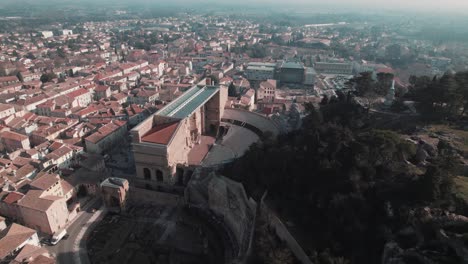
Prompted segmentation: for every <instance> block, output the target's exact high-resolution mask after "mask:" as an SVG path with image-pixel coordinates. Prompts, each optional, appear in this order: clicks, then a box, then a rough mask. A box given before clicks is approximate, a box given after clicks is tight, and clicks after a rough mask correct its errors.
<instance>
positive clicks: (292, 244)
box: [261, 203, 312, 264]
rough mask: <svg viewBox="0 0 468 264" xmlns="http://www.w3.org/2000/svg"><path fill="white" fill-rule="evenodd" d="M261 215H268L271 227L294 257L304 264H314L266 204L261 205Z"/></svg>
mask: <svg viewBox="0 0 468 264" xmlns="http://www.w3.org/2000/svg"><path fill="white" fill-rule="evenodd" d="M261 213H262V214H265V215H267V216H268V217H266V219H268V221H269V223H268V224H269V225H270V226H271V227H273V228H274V229H275V231H276V235H277V236H278V237H279V238H280V239H281V240H282V241H284V242H286V244H287V245H288V247H289V248H290V249H291V251H292V252H293V254H294V256H296V258H297V259H298V260H299V261H300V262H301V263H302V264H312V261H310V259H309V257H308V256H307V254H306V253H305V252H304V250H303V249H302V247H301V246H300V245H299V243H297V241H296V239H295V238H294V237H293V236H292V235H291V233H289V231H288V229H287V228H286V226H285V225H284V224H283V222H281V220H280V219H279V218H278V217H277V216H276V215H275V214H274V213H273V212H272V211H271V210H270V209H269V208H268V206H267V205H266V204H265V203H262V204H261Z"/></svg>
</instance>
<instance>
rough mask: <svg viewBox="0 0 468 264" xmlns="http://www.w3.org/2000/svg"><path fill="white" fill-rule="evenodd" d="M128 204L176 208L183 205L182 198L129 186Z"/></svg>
mask: <svg viewBox="0 0 468 264" xmlns="http://www.w3.org/2000/svg"><path fill="white" fill-rule="evenodd" d="M129 202H130V203H133V202H134V203H138V204H144V203H146V204H160V205H171V206H177V205H182V204H183V203H184V197H183V196H179V195H175V194H170V193H163V192H158V191H152V190H146V189H141V188H137V187H133V186H131V187H130V190H129Z"/></svg>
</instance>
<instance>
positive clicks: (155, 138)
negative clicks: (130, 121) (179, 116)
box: [141, 120, 180, 145]
mask: <svg viewBox="0 0 468 264" xmlns="http://www.w3.org/2000/svg"><path fill="white" fill-rule="evenodd" d="M179 123H180V121H179V120H178V121H174V122H170V123H166V124H160V125H156V126H155V127H153V128H152V129H151V130H150V131H148V133H146V134H145V135H144V136H143V137H142V138H141V140H142V141H143V142H148V143H155V144H164V145H167V144H169V141H170V140H171V138H172V135H173V134H174V133H175V131H176V130H177V127H178V126H179Z"/></svg>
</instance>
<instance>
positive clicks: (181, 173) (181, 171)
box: [176, 168, 184, 185]
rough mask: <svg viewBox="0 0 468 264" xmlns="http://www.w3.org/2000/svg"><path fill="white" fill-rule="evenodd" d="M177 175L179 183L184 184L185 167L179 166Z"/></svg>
mask: <svg viewBox="0 0 468 264" xmlns="http://www.w3.org/2000/svg"><path fill="white" fill-rule="evenodd" d="M176 177H177V185H183V184H184V169H182V168H177V169H176Z"/></svg>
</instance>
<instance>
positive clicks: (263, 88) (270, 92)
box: [257, 80, 276, 102]
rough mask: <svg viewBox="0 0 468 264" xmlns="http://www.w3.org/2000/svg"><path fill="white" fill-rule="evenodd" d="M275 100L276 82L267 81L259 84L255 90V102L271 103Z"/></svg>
mask: <svg viewBox="0 0 468 264" xmlns="http://www.w3.org/2000/svg"><path fill="white" fill-rule="evenodd" d="M275 98H276V80H267V81H264V82H261V83H260V88H258V90H257V100H262V101H265V102H272V101H274V100H275Z"/></svg>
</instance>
